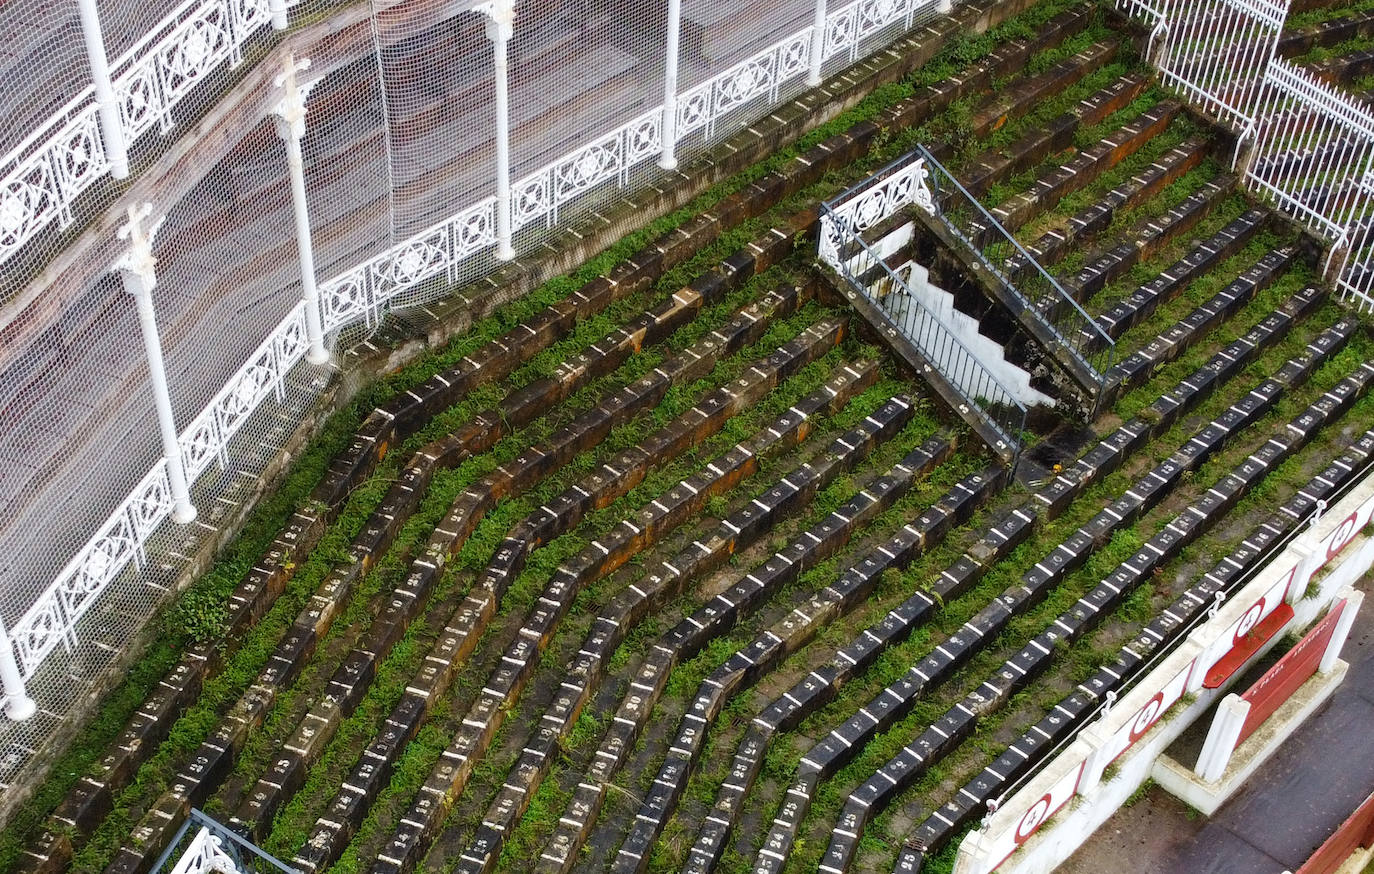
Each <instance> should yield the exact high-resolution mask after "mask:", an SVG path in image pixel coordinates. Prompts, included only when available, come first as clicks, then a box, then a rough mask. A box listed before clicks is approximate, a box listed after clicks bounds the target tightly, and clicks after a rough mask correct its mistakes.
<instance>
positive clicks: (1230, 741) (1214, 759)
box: [1193, 694, 1250, 783]
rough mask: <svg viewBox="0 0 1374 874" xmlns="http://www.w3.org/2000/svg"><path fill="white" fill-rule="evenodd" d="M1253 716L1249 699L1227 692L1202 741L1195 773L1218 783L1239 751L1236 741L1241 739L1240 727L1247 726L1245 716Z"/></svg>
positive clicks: (1210, 781)
mask: <svg viewBox="0 0 1374 874" xmlns="http://www.w3.org/2000/svg"><path fill="white" fill-rule="evenodd" d="M1249 715H1250V702H1249V701H1246V700H1245V699H1244V698H1242V697H1240V696H1239V695H1235V694H1232V695H1227V696H1226V697H1225V698H1223V699H1221V703H1220V704H1218V705H1217V715H1216V716H1215V717H1214V718H1213V719H1212V728H1211V729H1210V730H1209V731H1208V732H1207V740H1206V741H1204V742H1203V744H1202V754H1201V755H1200V756H1198V758H1197V766H1196V767H1195V768H1193V772H1194V773H1196V774H1197V775H1198V777H1200V778H1202V779H1203V780H1205V781H1206V782H1208V783H1215V782H1216V781H1218V780H1220V779H1221V775H1222V774H1225V773H1226V766H1227V765H1228V764H1230V762H1231V754H1232V753H1233V752H1235V751H1236V741H1238V740H1240V730H1241V729H1242V728H1244V727H1245V719H1246V717H1248V716H1249Z"/></svg>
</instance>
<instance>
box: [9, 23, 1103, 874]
mask: <svg viewBox="0 0 1374 874" xmlns="http://www.w3.org/2000/svg"><path fill="white" fill-rule="evenodd" d="M1074 5H1076V4H1074V3H1073V2H1072V0H1047V2H1043V3H1039V4H1037V5H1036V6H1035V7H1033V8H1032V9H1031V10H1029V11H1028V12H1027V13H1025V14H1023V15H1022V16H1020V17H1019V18H1017V19H1015V20H1013V21H1010V22H1008V23H1006V24H1004V25H1001V26H999V27H997V28H994V29H992V30H990V31H988V32H987V33H985V34H981V35H976V36H975V35H967V36H961V37H959V38H957V39H955V40H953V41H951V43H950V44H949V45H948V46H946V48H945V49H944V50H943V51H941V52H940V53H939V55H938V56H937V57H936V58H935V59H934V61H932V63H930V64H928V65H926V66H925V67H923V68H922V69H921V70H919V71H917V72H916V73H915V74H914V75H913V76H911V77H909V78H908V79H907V80H906V81H904V82H902V83H897V84H895V85H891V86H885V87H883V88H880V89H878V90H877V91H875V92H874V94H873V95H871V96H870V97H869V98H868V99H867V100H865V101H863V102H862V103H861V104H860V105H858V106H857V107H855V108H854V109H852V110H850V111H849V112H846V113H844V114H842V115H840V116H838V117H837V118H835V119H833V120H832V121H830V122H828V123H827V124H826V125H823V126H821V127H820V128H818V129H817V130H815V131H813V132H812V133H810V134H808V135H807V136H805V137H803V138H801V139H799V140H798V141H797V142H796V143H795V144H794V145H792V146H790V147H788V148H785V149H782V150H780V151H779V153H777V154H776V155H775V156H774V157H772V158H770V159H769V160H767V161H765V162H761V163H760V164H758V165H755V166H754V167H751V168H749V169H748V170H746V171H744V172H742V173H740V174H737V175H736V176H735V177H732V178H731V179H729V180H726V181H724V182H722V183H720V184H719V185H717V186H715V187H713V188H712V189H710V190H709V191H708V192H706V193H704V194H703V195H701V196H700V197H698V198H696V199H695V200H694V201H693V202H692V203H691V204H689V205H688V206H686V207H684V208H683V209H680V210H678V211H676V212H674V213H672V214H671V215H668V216H665V217H663V218H661V219H659V220H657V221H655V222H653V223H652V224H650V225H648V226H646V227H645V228H644V229H642V230H640V231H638V232H636V233H634V234H630V235H628V236H627V237H625V238H623V239H622V240H621V241H619V242H618V243H616V244H615V245H613V246H611V247H610V248H608V249H607V250H605V251H603V252H602V253H601V254H600V255H598V256H596V257H595V258H593V259H591V260H590V261H588V262H587V263H586V264H584V265H583V266H582V267H581V268H579V269H578V270H576V271H574V272H572V273H570V274H568V275H566V276H563V277H558V278H556V279H553V280H550V281H549V282H547V283H545V284H544V285H542V286H541V287H540V288H539V289H537V290H535V291H534V292H531V293H530V294H529V295H527V296H525V297H523V298H522V299H520V300H519V301H515V302H513V303H511V304H509V305H507V306H505V307H503V308H502V309H501V310H499V311H498V312H497V313H495V314H493V315H492V316H489V317H487V318H484V319H482V320H480V321H479V322H477V323H476V324H475V325H474V326H473V328H472V329H471V330H470V331H469V332H467V333H466V334H464V336H463V337H461V338H459V339H457V340H455V341H454V342H452V343H450V344H448V345H446V346H445V347H444V348H442V349H435V350H432V351H430V352H428V353H426V354H425V355H424V356H422V357H421V359H420V360H419V361H417V362H416V363H415V364H414V365H412V366H410V367H407V368H406V369H405V370H403V371H401V372H399V373H396V374H393V375H390V376H387V377H385V378H382V379H378V380H377V381H375V382H374V383H372V384H371V385H370V386H369V387H368V388H366V389H365V390H364V391H362V392H361V393H359V395H358V396H356V397H355V398H354V399H353V401H352V402H351V403H350V404H349V405H348V406H347V407H346V408H345V409H342V410H341V411H339V412H338V413H336V414H334V415H333V416H331V417H330V418H329V419H328V421H327V422H326V424H325V425H324V426H323V427H322V429H321V433H320V436H319V437H317V438H316V440H315V441H314V442H312V444H311V447H310V449H309V450H308V451H307V452H306V453H305V454H304V455H303V456H302V460H301V461H298V462H297V463H296V465H295V466H294V467H293V469H292V471H291V473H290V475H289V476H288V478H287V480H286V485H284V486H283V487H282V488H281V489H279V490H278V491H277V492H276V493H275V494H274V495H273V496H272V497H271V498H269V499H266V500H264V501H263V502H262V503H261V504H260V506H259V507H258V508H257V510H255V511H254V513H253V515H252V516H251V519H250V522H249V523H248V524H247V526H246V527H245V529H244V532H243V534H241V535H240V537H239V538H238V539H237V540H236V541H235V542H234V544H233V545H231V546H230V547H228V548H227V549H226V550H225V552H224V553H223V554H222V556H221V557H220V559H219V560H218V561H217V563H216V565H215V568H214V570H212V572H210V573H209V574H207V575H206V576H205V577H203V578H201V579H200V580H198V581H197V582H196V583H195V584H193V589H194V593H193V594H189V595H187V599H188V603H191V602H195V603H200V604H206V603H208V604H212V605H213V604H214V603H216V602H217V601H218V602H222V601H223V599H224V598H225V597H226V596H227V594H228V592H229V591H230V590H231V589H232V587H233V586H234V585H235V584H236V583H237V582H238V580H239V579H241V578H242V575H243V573H244V572H246V570H247V568H248V567H249V566H251V564H252V563H253V562H254V561H256V560H257V558H258V557H259V556H260V555H261V554H262V552H263V551H264V549H265V548H266V546H267V545H268V544H269V543H270V541H271V539H272V537H273V536H274V535H275V533H276V532H277V531H278V530H280V526H281V525H282V524H283V522H284V521H285V519H286V518H287V517H288V516H289V514H290V512H291V511H292V510H293V509H295V508H296V507H298V506H300V505H301V502H302V501H303V499H304V497H305V496H306V495H308V493H309V491H310V489H311V488H312V487H313V486H314V484H315V483H317V482H318V480H319V478H320V476H321V474H322V472H323V470H324V467H325V466H326V465H327V461H328V459H329V458H330V457H332V456H333V455H334V454H335V453H337V452H338V451H339V450H340V449H341V448H342V447H343V446H345V445H346V443H347V441H348V438H349V436H350V435H351V434H352V433H353V432H354V431H355V430H356V428H357V426H358V424H359V423H360V422H361V421H362V418H363V417H364V415H365V414H366V413H367V411H369V410H370V409H372V408H373V407H375V406H376V405H377V404H379V403H382V402H385V400H387V399H388V398H390V397H393V396H395V395H396V394H397V393H398V392H401V391H404V390H405V389H407V388H410V387H413V386H415V385H418V384H419V383H421V382H423V381H424V380H425V379H427V378H428V377H429V376H430V375H432V374H433V373H435V372H438V371H440V370H442V369H444V368H446V367H449V366H452V365H453V364H455V363H456V362H457V361H458V360H460V359H461V358H462V357H463V356H464V355H467V354H469V353H470V352H472V351H473V350H475V349H476V348H478V347H479V346H480V345H481V344H482V343H483V342H486V341H487V340H488V339H491V338H493V337H496V336H499V335H500V334H501V333H503V332H504V331H505V330H507V329H509V328H510V327H511V326H513V325H515V324H518V323H519V322H521V321H522V320H524V319H527V318H529V317H530V316H531V315H532V314H534V313H535V312H537V311H538V310H539V309H541V308H543V307H544V306H546V305H547V304H548V303H550V302H552V301H555V300H558V299H560V298H562V297H564V296H566V295H567V294H568V293H570V292H571V291H573V290H575V289H576V288H577V287H579V286H580V285H581V284H582V283H583V282H585V281H586V280H587V279H589V278H591V277H593V276H596V275H599V274H601V273H603V272H605V271H606V270H608V269H609V268H610V267H611V266H612V265H613V264H615V263H616V262H618V261H619V260H622V259H623V258H624V257H626V256H627V255H629V254H630V253H632V252H634V251H635V250H636V249H638V248H639V247H641V246H642V245H643V244H644V243H645V242H647V241H649V240H651V239H652V238H653V237H654V236H656V235H658V234H661V233H663V232H664V231H666V230H669V229H671V228H673V227H676V226H678V225H680V224H681V223H682V222H684V221H685V220H687V219H688V218H689V217H691V216H693V215H695V214H696V213H698V212H700V211H702V210H704V209H707V208H709V207H710V206H711V205H713V204H714V203H716V202H718V201H719V200H720V199H721V198H723V197H725V196H726V195H728V194H729V193H731V192H732V191H735V190H737V189H738V188H739V187H741V186H743V185H744V184H747V183H748V182H749V181H750V180H752V179H754V178H757V177H758V176H759V175H761V174H762V173H764V172H766V171H767V170H769V169H772V168H775V167H778V166H781V165H782V164H783V163H784V162H785V161H787V160H789V159H790V158H791V157H792V156H794V155H795V154H797V153H799V152H800V151H801V150H803V149H805V148H806V147H808V146H810V145H811V144H813V143H815V142H818V141H819V140H821V139H823V138H824V137H826V136H829V135H831V134H833V133H835V132H836V131H839V130H843V129H845V128H847V127H848V126H850V125H852V124H853V123H855V122H857V121H860V120H864V119H868V118H872V117H874V116H876V115H877V114H878V113H879V112H881V111H882V110H884V109H885V108H887V107H889V106H891V105H892V104H893V103H895V102H896V101H897V100H900V99H903V98H904V97H907V96H910V95H911V94H913V93H915V90H916V89H917V88H919V87H921V86H922V85H923V84H927V83H930V82H935V81H938V80H939V79H940V78H942V77H943V76H944V75H947V74H948V72H952V71H955V70H958V69H961V68H962V67H963V66H966V65H967V64H969V63H972V62H974V61H976V60H978V59H980V58H982V57H984V56H986V54H987V53H988V52H990V51H991V50H992V49H993V48H995V47H996V46H997V45H998V44H1000V43H1001V42H1002V41H1004V40H1006V39H1009V38H1014V37H1018V36H1029V35H1031V34H1033V33H1034V32H1035V29H1036V28H1037V27H1038V26H1039V25H1041V24H1043V22H1045V21H1047V20H1049V19H1050V18H1051V17H1053V16H1054V15H1056V14H1058V13H1060V12H1061V11H1063V10H1065V9H1068V8H1072V7H1073V6H1074ZM879 151H881V152H882V157H877V158H873V159H871V162H870V163H877V162H879V161H882V160H886V159H888V157H889V156H892V155H893V154H894V150H893V149H891V148H888V149H886V150H879ZM428 433H429V434H433V433H434V432H433V431H431V432H428ZM393 457H395V456H393ZM393 470H394V469H393ZM370 494H372V497H373V503H374V504H375V501H376V499H378V498H379V497H380V493H370ZM351 506H352V505H351ZM365 515H366V511H363V516H364V518H365ZM344 530H346V529H345V526H344V523H343V522H340V523H336V524H335V526H334V527H331V530H330V534H329V535H328V537H329V541H328V542H329V543H330V544H332V546H330V547H329V548H328V549H326V550H324V552H325V553H329V552H332V553H333V554H334V555H338V554H340V553H341V552H342V550H343V549H345V548H346V546H347V541H348V540H349V539H350V537H349V536H343V535H340V533H339V532H342V531H344ZM301 572H303V571H301ZM301 572H298V575H299V573H301ZM310 590H311V589H307V588H303V587H300V586H293V587H291V588H290V589H289V590H288V591H292V592H303V591H310ZM274 609H275V608H274ZM279 615H293V614H291V613H289V612H288V611H285V610H283V611H282V614H279ZM169 625H170V626H171V627H170V628H169V629H168V631H167V633H165V634H162V635H160V636H159V637H158V639H157V640H156V641H155V642H154V643H152V644H151V645H150V647H149V648H148V649H147V650H146V651H145V652H144V653H142V654H141V657H140V659H139V660H138V661H137V663H136V666H135V668H134V669H133V670H131V672H130V673H129V675H128V677H126V679H125V680H124V681H123V683H122V684H121V686H120V687H119V688H118V689H116V690H115V691H114V692H112V693H110V694H109V695H107V696H106V697H105V699H104V701H103V702H102V705H101V709H100V711H99V713H98V714H97V716H96V717H95V718H94V719H93V721H92V722H91V723H90V725H89V726H87V727H86V728H85V729H84V730H83V733H82V735H81V737H80V740H79V741H78V742H77V743H75V744H73V746H71V747H70V748H69V749H68V750H67V751H66V752H65V753H64V755H63V756H62V758H61V759H60V760H59V762H58V763H57V764H56V765H55V766H54V768H53V769H52V772H51V775H50V777H49V778H48V779H47V780H45V781H44V783H43V784H42V785H41V786H40V787H39V788H38V789H37V790H36V792H35V794H34V796H33V797H32V798H31V799H30V800H29V801H28V802H27V803H26V804H25V805H23V806H22V808H21V809H20V810H19V811H18V812H17V813H16V814H15V816H14V817H13V818H12V819H11V821H10V823H9V824H8V825H7V827H6V829H5V831H4V833H3V835H0V868H4V867H7V866H8V865H10V864H12V863H13V860H14V859H15V857H16V855H17V853H18V851H19V849H20V848H21V847H22V846H23V845H24V843H25V842H26V841H27V840H29V839H31V838H32V836H33V835H34V834H35V833H36V831H37V829H38V828H39V827H40V826H41V824H42V821H43V817H44V816H45V815H46V814H47V813H48V812H49V811H50V810H51V809H52V808H53V807H54V806H55V805H56V803H57V802H58V801H59V800H60V799H61V798H62V796H63V795H64V794H65V792H66V791H67V790H68V789H69V787H70V786H71V784H72V782H73V781H74V780H75V779H76V777H77V776H78V775H80V774H81V773H83V772H84V771H85V770H86V769H88V768H89V767H90V766H91V765H92V764H93V763H94V762H96V761H98V759H99V758H100V757H101V756H102V755H103V754H104V752H105V750H106V748H107V747H108V744H109V742H110V741H111V740H112V739H113V738H114V736H115V735H117V734H118V732H119V731H120V730H121V729H122V727H123V726H124V725H125V724H126V723H127V720H128V718H129V717H130V715H131V714H132V712H133V711H134V710H135V709H136V708H137V706H138V705H139V704H140V703H141V702H142V701H143V700H144V699H145V697H146V695H147V693H148V691H149V690H150V689H151V688H152V687H153V686H154V685H155V684H156V682H157V680H158V679H160V678H161V677H162V676H163V675H164V674H165V672H166V670H167V669H169V668H170V666H171V665H172V664H173V663H174V662H175V660H176V658H177V657H178V656H179V654H180V653H181V652H182V651H183V650H184V649H185V647H186V646H187V645H188V644H189V640H188V639H187V638H186V637H185V636H184V635H181V634H179V631H180V630H182V629H183V628H184V623H180V622H175V621H173V622H171V623H169ZM281 627H284V626H279V628H281ZM262 628H263V633H261V634H258V636H257V637H255V638H253V640H254V641H260V640H266V639H269V637H270V635H268V634H267V633H266V632H267V630H268V626H267V625H264V626H262ZM255 633H257V630H256V629H255ZM245 640H246V641H247V638H246V639H245ZM240 651H241V652H246V653H247V654H246V655H244V656H242V657H239V655H238V653H235V654H234V656H233V657H232V658H231V659H230V665H229V667H227V668H226V669H225V674H231V675H232V676H233V677H235V678H236V679H234V680H232V681H231V680H228V679H226V680H225V681H224V685H223V686H222V687H220V688H221V692H220V696H221V697H220V703H222V704H223V703H227V702H228V701H231V700H233V699H234V698H235V697H236V694H235V693H234V692H233V691H232V690H233V688H234V687H235V685H236V684H238V683H245V684H246V682H247V681H248V679H251V677H253V676H255V675H256V673H257V671H258V670H259V669H260V667H261V664H262V661H263V660H265V658H266V655H267V653H268V652H269V651H270V646H269V647H257V648H254V647H252V646H249V644H248V642H245V644H244V646H243V647H242V648H241V650H240ZM255 659H256V663H254V662H255ZM240 688H241V687H240ZM204 703H205V702H199V703H198V704H197V705H196V708H197V710H198V712H205V708H204V707H203V706H202V705H203V704H204ZM171 761H172V759H171V757H170V755H169V756H165V757H163V759H162V761H161V766H162V767H164V768H166V767H170V764H171ZM121 797H124V796H121ZM130 813H131V811H129V810H127V809H126V810H125V811H124V815H125V816H126V817H127V816H128V815H129V814H130Z"/></svg>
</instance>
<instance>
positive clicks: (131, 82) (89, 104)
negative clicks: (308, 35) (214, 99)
mask: <svg viewBox="0 0 1374 874" xmlns="http://www.w3.org/2000/svg"><path fill="white" fill-rule="evenodd" d="M271 20H272V11H271V10H270V9H269V6H268V0H186V2H184V3H182V4H181V5H180V6H178V7H177V8H176V9H174V10H173V11H172V12H171V13H170V14H168V15H167V16H166V17H164V18H163V19H162V21H160V22H159V23H158V25H157V26H156V27H154V28H153V29H152V30H151V31H150V32H149V33H148V34H147V35H146V36H144V37H143V38H142V39H140V40H139V41H138V42H137V43H135V44H134V45H133V47H131V48H130V49H129V50H128V51H127V52H125V53H124V54H123V55H121V56H120V57H119V58H118V59H116V60H115V61H114V62H113V63H112V64H111V71H112V76H113V85H114V91H115V98H116V100H117V101H118V109H119V127H120V132H121V134H122V137H123V144H124V146H126V147H127V146H129V145H132V144H133V142H134V141H135V140H137V139H138V138H139V137H140V136H141V135H142V134H144V133H145V132H146V131H148V130H149V129H151V128H152V127H154V126H157V127H159V129H160V130H161V132H162V133H164V134H165V133H167V132H169V131H170V130H171V129H172V126H173V125H172V116H171V110H172V108H173V107H175V106H176V104H177V103H178V102H180V101H181V100H183V99H184V98H185V97H186V96H187V95H188V94H189V93H190V92H191V91H192V90H193V89H194V88H195V87H196V85H198V84H199V83H200V82H202V81H204V79H205V78H206V76H207V75H209V74H210V73H211V72H212V71H213V70H215V69H217V68H218V67H219V66H220V65H221V64H223V63H224V62H225V61H228V62H229V63H230V64H238V63H239V62H240V61H241V60H242V59H243V55H242V48H243V45H244V43H246V42H247V41H248V40H249V39H250V38H251V37H252V36H253V35H254V34H255V33H257V32H258V31H259V30H260V29H262V27H263V26H265V25H267V24H269V23H270V22H271ZM98 115H99V111H98V106H97V103H96V96H95V86H94V85H88V86H86V87H85V88H83V89H82V90H81V91H80V92H79V93H78V94H77V95H76V96H75V97H74V98H72V100H71V101H70V102H68V103H67V104H66V105H65V106H64V107H63V108H62V109H60V110H59V111H58V112H56V113H54V114H53V115H52V116H51V117H50V118H49V119H48V120H47V122H46V123H44V124H43V125H42V126H41V127H39V128H38V129H37V130H35V131H34V132H33V133H31V134H30V135H29V136H28V137H26V138H25V139H24V140H23V142H21V143H20V144H19V145H18V146H16V147H15V148H14V149H12V150H11V151H10V152H9V154H7V155H5V156H4V157H3V158H0V264H3V263H5V262H6V261H8V260H9V259H10V258H11V257H13V256H14V255H15V253H17V252H18V251H19V250H20V249H21V248H23V246H24V245H25V244H26V243H28V242H29V241H30V240H32V239H34V237H36V236H37V235H38V234H39V233H40V232H41V231H42V230H43V229H45V228H47V227H49V226H51V225H53V224H54V223H56V224H57V226H58V227H61V228H65V227H67V226H69V225H70V224H71V223H72V221H73V220H74V217H73V215H72V204H73V203H74V202H75V201H76V200H77V198H79V197H80V196H81V195H82V194H83V193H85V192H86V190H87V189H89V188H90V187H91V186H92V185H93V184H94V183H95V182H96V181H98V180H99V179H101V178H102V177H103V176H105V174H106V173H108V172H109V170H110V163H109V162H108V161H107V159H106V151H107V150H106V144H105V142H104V141H103V139H102V136H101V128H100V124H99V121H98Z"/></svg>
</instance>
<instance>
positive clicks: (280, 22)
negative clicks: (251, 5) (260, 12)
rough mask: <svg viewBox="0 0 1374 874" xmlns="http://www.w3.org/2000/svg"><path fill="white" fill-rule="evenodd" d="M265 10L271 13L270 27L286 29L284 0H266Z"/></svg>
mask: <svg viewBox="0 0 1374 874" xmlns="http://www.w3.org/2000/svg"><path fill="white" fill-rule="evenodd" d="M267 11H268V12H269V13H271V15H272V29H273V30H286V27H287V24H288V21H287V17H286V0H267Z"/></svg>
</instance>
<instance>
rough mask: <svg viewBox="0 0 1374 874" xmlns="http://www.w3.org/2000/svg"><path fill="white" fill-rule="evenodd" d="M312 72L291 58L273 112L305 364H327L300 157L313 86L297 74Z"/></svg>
mask: <svg viewBox="0 0 1374 874" xmlns="http://www.w3.org/2000/svg"><path fill="white" fill-rule="evenodd" d="M308 69H310V59H309V58H302V59H301V60H299V61H297V60H296V59H295V58H292V57H288V58H287V62H286V71H285V72H283V73H282V74H281V75H280V76H278V77H277V79H276V83H277V87H278V88H281V89H282V98H281V102H280V103H278V104H277V106H276V108H275V109H273V110H272V112H273V114H274V115H275V116H276V119H275V121H276V123H277V133H278V134H279V135H280V136H281V138H282V140H284V141H285V142H286V164H287V167H288V169H289V171H290V173H289V175H290V177H291V206H292V209H293V211H294V212H295V214H296V250H297V254H299V256H300V261H301V296H302V297H304V298H305V334H306V339H307V341H308V342H309V344H310V349H309V351H307V352H306V353H305V360H307V361H309V362H310V363H311V364H324V363H325V362H327V361H328V360H329V350H327V349H325V348H324V330H323V328H322V327H321V323H320V290H319V287H318V286H317V285H316V284H315V247H314V244H313V243H312V241H311V236H310V208H309V205H308V204H307V203H306V200H305V162H304V160H303V159H302V157H301V139H302V138H304V137H305V98H306V96H307V95H308V94H309V93H310V89H311V88H312V87H313V86H314V84H315V83H314V82H307V83H305V84H304V85H301V84H299V83H297V82H296V73H297V72H301V71H304V70H308Z"/></svg>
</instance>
